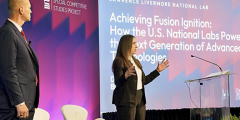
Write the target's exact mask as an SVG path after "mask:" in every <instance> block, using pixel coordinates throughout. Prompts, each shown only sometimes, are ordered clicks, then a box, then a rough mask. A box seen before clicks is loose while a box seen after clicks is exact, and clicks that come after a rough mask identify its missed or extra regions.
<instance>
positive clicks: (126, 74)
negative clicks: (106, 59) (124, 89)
mask: <svg viewBox="0 0 240 120" xmlns="http://www.w3.org/2000/svg"><path fill="white" fill-rule="evenodd" d="M135 72H136V70H135V66H133V65H132V66H131V67H130V68H128V70H127V71H126V72H125V79H127V78H128V77H130V76H132V75H136V74H135Z"/></svg>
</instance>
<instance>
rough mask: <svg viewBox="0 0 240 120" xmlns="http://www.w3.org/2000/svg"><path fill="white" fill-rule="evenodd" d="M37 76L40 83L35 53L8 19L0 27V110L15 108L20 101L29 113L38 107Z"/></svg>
mask: <svg viewBox="0 0 240 120" xmlns="http://www.w3.org/2000/svg"><path fill="white" fill-rule="evenodd" d="M36 75H37V77H38V80H39V65H38V60H37V57H36V54H35V53H34V51H33V50H32V48H31V47H30V46H29V45H28V44H27V43H26V41H25V39H24V38H23V36H22V34H21V33H20V32H19V30H18V29H17V27H16V26H15V25H14V24H13V23H12V22H10V21H8V20H7V21H6V22H5V24H4V25H3V26H2V27H1V28H0V110H8V109H12V108H15V106H16V105H18V104H20V103H22V102H25V104H26V106H27V107H28V109H29V110H30V109H33V108H34V107H35V108H37V107H38V102H39V84H38V85H37V86H36ZM38 83H39V82H38Z"/></svg>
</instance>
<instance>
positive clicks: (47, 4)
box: [44, 0, 50, 9]
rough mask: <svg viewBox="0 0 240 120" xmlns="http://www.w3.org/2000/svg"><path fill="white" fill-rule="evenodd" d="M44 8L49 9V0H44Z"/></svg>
mask: <svg viewBox="0 0 240 120" xmlns="http://www.w3.org/2000/svg"><path fill="white" fill-rule="evenodd" d="M44 9H50V0H44Z"/></svg>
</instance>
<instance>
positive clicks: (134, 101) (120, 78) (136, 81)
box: [112, 35, 169, 120]
mask: <svg viewBox="0 0 240 120" xmlns="http://www.w3.org/2000/svg"><path fill="white" fill-rule="evenodd" d="M136 49H137V44H136V39H135V37H134V36H132V35H124V36H122V37H121V39H120V41H119V44H118V49H117V54H116V58H115V59H114V61H113V64H112V70H113V74H114V83H115V85H116V88H115V90H114V92H113V101H112V102H113V104H115V105H116V108H117V113H118V117H119V120H145V113H146V106H145V104H146V97H145V92H144V85H146V84H148V83H150V82H151V81H153V80H154V79H155V78H156V77H157V76H159V75H160V74H159V72H161V71H163V70H164V69H166V68H167V67H168V66H169V65H168V63H169V62H168V60H165V59H164V60H163V61H162V63H161V64H160V63H159V62H158V66H157V69H155V70H154V71H152V72H151V73H150V74H149V75H147V76H145V74H144V72H143V70H142V65H141V63H140V62H139V61H138V60H137V59H136V58H135V57H134V56H133V55H134V54H136Z"/></svg>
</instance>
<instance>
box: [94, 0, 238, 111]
mask: <svg viewBox="0 0 240 120" xmlns="http://www.w3.org/2000/svg"><path fill="white" fill-rule="evenodd" d="M239 21H240V1H237V0H224V1H219V0H99V57H100V112H111V111H116V107H115V105H113V104H112V94H113V90H114V88H115V84H114V76H113V73H112V70H111V67H112V62H113V60H114V58H115V55H116V50H117V47H118V42H119V39H120V38H121V36H122V35H125V34H132V35H134V36H135V38H136V40H137V45H138V49H137V54H136V55H134V56H135V57H136V58H137V59H138V60H139V61H140V62H141V64H142V66H143V70H144V72H145V74H149V73H150V72H151V71H153V70H155V69H156V67H157V65H158V62H161V61H162V60H163V59H164V58H166V59H168V60H169V62H170V63H169V65H170V66H169V68H167V69H166V70H165V71H163V72H161V73H160V76H159V77H157V78H156V79H155V80H154V81H153V82H151V83H150V84H148V85H146V86H145V91H146V98H147V105H146V106H147V109H181V108H190V103H191V100H190V99H189V98H190V97H189V89H188V87H187V86H186V84H185V83H184V82H185V81H187V80H191V79H197V78H202V77H206V76H207V75H209V74H211V73H214V72H219V71H220V69H219V67H217V66H216V65H214V64H211V63H208V62H205V61H203V60H200V59H198V58H196V57H191V55H194V56H197V57H200V58H202V59H206V60H208V61H211V62H213V63H215V64H217V65H219V66H220V67H221V68H222V70H230V71H231V73H238V74H236V75H234V76H231V77H230V80H229V84H230V85H229V87H230V106H231V107H239V106H240V80H239V78H240V77H239V74H240V67H239V66H240V27H239V26H240V22H239ZM203 91H204V92H207V89H206V90H203ZM191 94H195V93H191ZM222 95H223V96H224V95H225V93H224V92H222Z"/></svg>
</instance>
